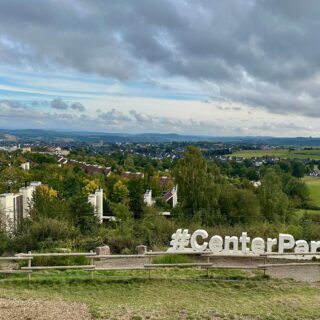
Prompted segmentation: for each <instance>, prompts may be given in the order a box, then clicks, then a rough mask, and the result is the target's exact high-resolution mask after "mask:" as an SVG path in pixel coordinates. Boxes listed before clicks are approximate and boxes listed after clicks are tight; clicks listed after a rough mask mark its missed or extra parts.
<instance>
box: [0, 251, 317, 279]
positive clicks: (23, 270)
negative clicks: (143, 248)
mask: <svg viewBox="0 0 320 320" xmlns="http://www.w3.org/2000/svg"><path fill="white" fill-rule="evenodd" d="M170 254H173V253H168V252H147V253H146V254H142V255H141V254H140V255H97V254H96V253H94V252H92V251H91V252H85V253H84V252H78V253H31V252H28V253H23V254H18V255H15V256H13V257H0V263H1V261H13V262H15V261H18V262H20V261H25V262H26V263H27V266H24V267H20V268H18V269H0V274H27V275H28V278H29V280H30V279H31V274H32V273H33V272H37V271H42V270H84V271H88V272H90V274H91V277H92V278H93V276H94V272H95V271H125V270H130V271H131V270H146V271H148V273H149V277H150V272H151V270H155V269H159V268H200V269H204V270H205V271H206V272H207V274H209V270H210V269H226V270H227V269H239V270H262V271H263V272H264V273H266V270H268V269H270V268H279V267H280V268H281V267H293V268H294V267H299V266H318V267H320V263H319V262H310V260H307V261H308V262H292V259H288V256H296V257H297V258H298V257H300V258H301V256H308V254H295V253H284V254H264V255H238V254H236V255H222V254H208V253H196V252H189V253H187V254H188V255H194V256H198V257H201V258H203V259H204V260H206V262H196V263H174V264H171V263H170V264H169V263H161V264H157V263H152V260H153V258H154V257H157V256H162V255H170ZM174 254H176V253H174ZM181 254H183V255H185V253H181ZM310 255H311V256H312V257H316V258H317V259H320V252H319V253H316V254H314V253H313V254H310ZM37 257H48V258H52V257H56V258H59V257H85V258H86V259H88V260H89V262H90V263H89V264H86V265H58V266H34V265H32V261H33V259H34V258H37ZM215 258H243V259H257V258H258V259H261V260H262V261H263V263H262V264H260V263H259V264H256V265H252V264H248V265H239V264H238V265H236V264H228V265H218V264H215V262H214V259H215ZM113 259H148V263H144V264H143V265H141V266H136V267H130V266H119V267H112V266H106V267H99V266H96V260H113ZM203 259H202V260H203ZM277 259H282V260H283V259H285V260H286V262H281V263H269V261H270V260H272V261H274V260H277Z"/></svg>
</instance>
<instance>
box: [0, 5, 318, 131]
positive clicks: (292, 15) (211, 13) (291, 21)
mask: <svg viewBox="0 0 320 320" xmlns="http://www.w3.org/2000/svg"><path fill="white" fill-rule="evenodd" d="M26 25H27V26H28V28H26V27H25V26H26ZM319 29H320V2H319V1H317V0H309V1H308V4H307V5H306V4H305V3H303V2H302V1H300V0H282V1H281V2H279V1H278V0H230V1H211V0H199V1H185V0H176V1H170V0H159V1H149V0H137V1H131V0H124V1H102V0H97V1H86V0H74V1H53V0H48V1H41V2H39V1H37V0H29V1H19V0H2V1H1V2H0V30H1V33H0V64H1V65H4V66H15V67H23V68H26V69H27V70H34V71H35V72H39V71H40V72H41V70H46V71H47V70H53V71H55V72H58V73H59V72H60V73H62V72H63V73H64V74H68V73H69V72H79V73H81V75H88V76H89V75H90V76H91V75H93V74H94V75H99V76H101V77H102V78H103V79H108V80H110V79H111V80H114V81H116V80H119V81H120V82H121V83H122V84H125V85H127V86H130V85H131V84H132V83H134V84H136V85H137V86H138V85H141V83H148V85H149V86H151V87H152V89H150V90H151V92H146V89H145V91H143V90H141V92H142V93H141V92H139V93H140V94H141V95H143V94H146V95H156V94H157V93H158V90H160V89H161V90H164V91H168V93H167V95H168V96H167V97H168V99H169V98H170V97H171V96H170V94H172V95H174V93H176V92H179V89H180V87H179V85H180V83H181V82H182V81H185V82H189V84H190V85H189V87H188V88H189V90H190V92H192V89H193V88H194V87H198V88H200V89H201V90H202V92H201V97H198V95H197V94H195V93H194V92H192V95H193V96H192V97H193V98H198V99H199V100H200V101H210V102H221V101H222V100H223V101H231V102H234V103H241V104H244V105H246V106H250V107H251V108H254V109H256V110H267V111H268V112H269V113H272V114H282V115H285V114H297V115H305V116H309V117H320V109H319V104H320V93H319V85H320V55H319V54H318V52H319V51H320V41H317V40H318V39H319V35H318V30H319ZM92 35H94V37H93V36H92ZM150 79H152V80H150ZM172 79H173V80H174V81H175V80H177V83H174V81H172ZM181 79H183V80H181ZM170 80H171V83H169V82H170ZM167 83H169V85H168V84H167ZM208 83H210V84H212V86H211V87H210V86H208ZM159 84H161V85H159ZM200 89H199V90H200ZM152 90H153V91H152ZM120 91H121V90H120ZM121 93H122V92H120V93H119V94H121ZM186 95H187V93H186ZM199 95H200V94H199ZM61 96H62V95H61ZM54 101H55V102H54V103H53V105H52V107H53V108H54V109H56V110H67V109H73V110H74V111H79V112H84V111H85V110H84V109H83V105H81V106H80V104H71V105H70V104H69V103H66V102H65V101H64V100H61V99H54ZM102 111H103V110H102ZM136 112H137V113H134V112H133V113H130V114H129V115H127V116H130V117H133V118H135V119H136V120H137V121H139V122H143V121H145V122H147V121H150V118H148V117H146V114H145V113H143V112H139V111H137V110H136ZM114 120H116V119H114ZM117 121H119V119H118V120H117ZM168 129H170V128H168Z"/></svg>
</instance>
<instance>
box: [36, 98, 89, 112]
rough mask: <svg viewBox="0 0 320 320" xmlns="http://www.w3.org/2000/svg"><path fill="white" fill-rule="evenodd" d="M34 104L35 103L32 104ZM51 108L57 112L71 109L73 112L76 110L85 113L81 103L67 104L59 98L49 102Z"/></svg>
mask: <svg viewBox="0 0 320 320" xmlns="http://www.w3.org/2000/svg"><path fill="white" fill-rule="evenodd" d="M33 103H34V104H35V103H37V102H33ZM50 105H51V108H53V109H57V110H67V109H69V108H70V109H73V110H77V111H79V112H84V111H85V107H84V105H83V104H82V103H80V102H73V103H68V102H66V101H64V100H62V99H61V98H56V99H53V100H52V101H51V102H50Z"/></svg>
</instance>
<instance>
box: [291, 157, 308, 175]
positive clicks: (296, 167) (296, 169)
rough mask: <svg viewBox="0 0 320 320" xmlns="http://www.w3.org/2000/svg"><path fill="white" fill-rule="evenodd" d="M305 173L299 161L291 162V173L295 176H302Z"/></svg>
mask: <svg viewBox="0 0 320 320" xmlns="http://www.w3.org/2000/svg"><path fill="white" fill-rule="evenodd" d="M304 173H305V168H304V165H303V163H301V162H297V161H295V162H293V164H292V175H293V176H294V177H297V178H302V177H303V176H304Z"/></svg>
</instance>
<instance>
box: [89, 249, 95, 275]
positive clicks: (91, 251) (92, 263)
mask: <svg viewBox="0 0 320 320" xmlns="http://www.w3.org/2000/svg"><path fill="white" fill-rule="evenodd" d="M90 253H93V250H90ZM90 265H92V266H93V265H94V260H93V257H92V256H91V259H90ZM90 273H91V279H93V273H94V271H93V270H92V271H91V272H90Z"/></svg>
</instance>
